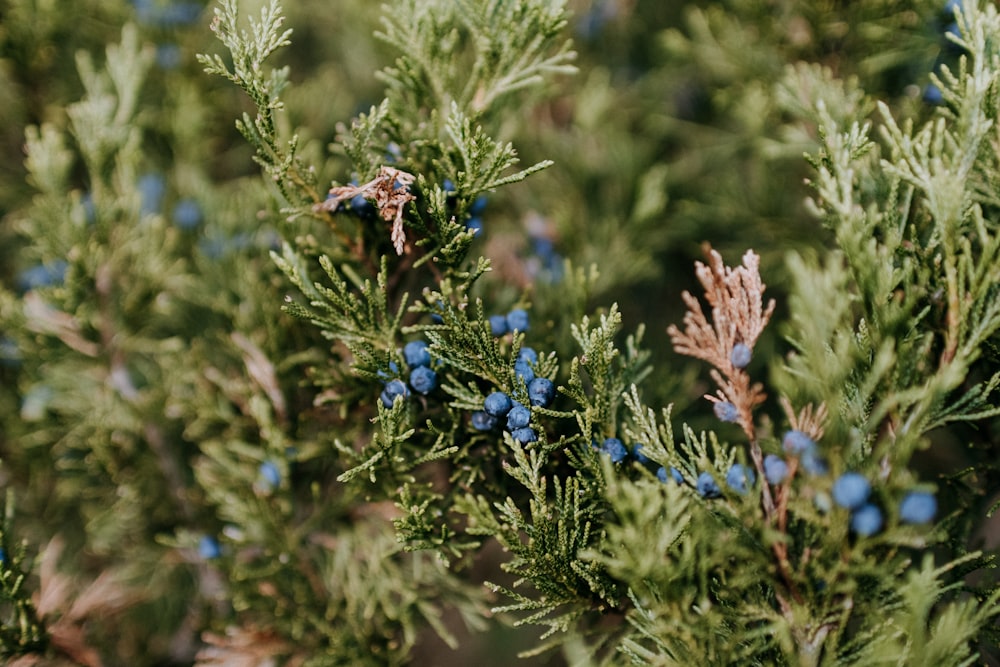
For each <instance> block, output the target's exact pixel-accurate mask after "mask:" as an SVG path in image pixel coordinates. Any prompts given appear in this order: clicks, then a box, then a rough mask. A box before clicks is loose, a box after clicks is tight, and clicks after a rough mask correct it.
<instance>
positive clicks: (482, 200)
mask: <svg viewBox="0 0 1000 667" xmlns="http://www.w3.org/2000/svg"><path fill="white" fill-rule="evenodd" d="M485 210H486V195H479V196H478V197H476V199H475V201H473V202H472V206H470V207H469V215H482V213H483V211H485Z"/></svg>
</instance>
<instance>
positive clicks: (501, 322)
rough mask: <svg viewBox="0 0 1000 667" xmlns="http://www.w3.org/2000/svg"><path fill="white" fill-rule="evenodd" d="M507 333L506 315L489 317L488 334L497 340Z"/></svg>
mask: <svg viewBox="0 0 1000 667" xmlns="http://www.w3.org/2000/svg"><path fill="white" fill-rule="evenodd" d="M508 331H510V330H509V329H508V328H507V316H506V315H490V333H491V334H493V335H494V336H496V337H497V338H499V337H500V336H503V335H504V334H506V333H507V332H508Z"/></svg>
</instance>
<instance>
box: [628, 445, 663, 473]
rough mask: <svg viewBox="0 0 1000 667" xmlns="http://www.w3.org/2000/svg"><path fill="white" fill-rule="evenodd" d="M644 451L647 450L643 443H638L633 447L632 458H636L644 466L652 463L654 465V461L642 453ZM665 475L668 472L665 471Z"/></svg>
mask: <svg viewBox="0 0 1000 667" xmlns="http://www.w3.org/2000/svg"><path fill="white" fill-rule="evenodd" d="M643 449H645V447H644V446H643V444H642V443H636V444H634V445H632V456H634V457H635V460H636V461H638V462H639V463H641V464H643V465H649V464H650V463H652V461H651V460H650V458H649V457H648V456H646V455H645V454H643V453H642V450H643ZM664 473H666V471H664Z"/></svg>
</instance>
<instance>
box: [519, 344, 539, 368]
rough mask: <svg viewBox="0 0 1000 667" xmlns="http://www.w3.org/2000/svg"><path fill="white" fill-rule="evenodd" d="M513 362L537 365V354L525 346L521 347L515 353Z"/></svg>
mask: <svg viewBox="0 0 1000 667" xmlns="http://www.w3.org/2000/svg"><path fill="white" fill-rule="evenodd" d="M515 361H523V362H525V363H529V364H531V365H535V364H537V363H538V353H537V352H535V350H534V348H530V347H528V346H527V345H525V346H524V347H522V348H521V349H520V350H518V351H517V359H515Z"/></svg>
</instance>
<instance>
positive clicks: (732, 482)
mask: <svg viewBox="0 0 1000 667" xmlns="http://www.w3.org/2000/svg"><path fill="white" fill-rule="evenodd" d="M755 481H757V475H755V474H754V472H753V470H751V469H750V468H748V467H746V466H744V465H743V464H741V463H734V464H733V465H732V466H730V468H729V472H727V473H726V486H728V487H729V488H730V489H732V490H733V491H736V492H737V493H741V494H745V493H746V492H747V487H748V486H752V485H753V483H754V482H755Z"/></svg>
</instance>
